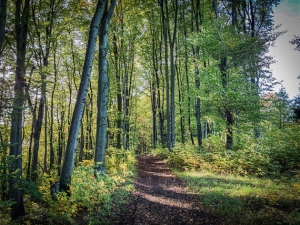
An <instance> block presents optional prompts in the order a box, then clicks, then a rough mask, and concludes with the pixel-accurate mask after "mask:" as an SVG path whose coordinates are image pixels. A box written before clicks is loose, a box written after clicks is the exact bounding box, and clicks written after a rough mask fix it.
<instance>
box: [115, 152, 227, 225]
mask: <svg viewBox="0 0 300 225" xmlns="http://www.w3.org/2000/svg"><path fill="white" fill-rule="evenodd" d="M137 170H138V177H137V180H136V181H135V183H134V186H135V188H134V190H133V191H132V193H131V196H130V202H129V203H128V205H125V206H124V208H125V209H126V210H124V212H122V213H120V214H119V216H118V222H117V224H119V225H123V224H128V225H129V224H130V225H135V224H143V225H147V224H160V225H164V224H166V225H167V224H170V225H176V224H222V220H221V219H220V218H218V217H216V216H214V215H212V214H211V213H210V212H209V211H208V209H206V208H205V207H204V205H203V204H202V203H201V200H200V198H199V196H198V195H193V194H191V193H188V192H187V191H186V185H185V184H184V182H183V181H181V180H180V179H179V178H178V177H177V176H176V175H174V173H172V171H171V170H170V169H169V168H168V167H167V165H166V164H165V162H164V161H163V160H161V159H159V158H157V157H155V156H153V155H142V156H139V157H138V168H137Z"/></svg>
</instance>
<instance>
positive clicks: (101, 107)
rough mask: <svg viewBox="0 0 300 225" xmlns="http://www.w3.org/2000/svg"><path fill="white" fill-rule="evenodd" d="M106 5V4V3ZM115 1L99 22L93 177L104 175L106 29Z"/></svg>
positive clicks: (107, 49) (107, 88) (106, 78)
mask: <svg viewBox="0 0 300 225" xmlns="http://www.w3.org/2000/svg"><path fill="white" fill-rule="evenodd" d="M106 4H107V3H106ZM115 5H116V0H112V1H111V3H110V8H109V10H108V12H105V13H104V15H103V18H102V20H101V26H100V32H99V65H98V67H99V78H98V115H97V133H96V150H95V165H94V168H95V176H96V177H97V175H98V174H105V173H106V168H105V152H106V147H107V108H108V91H109V81H108V51H109V46H108V29H109V21H110V19H111V17H112V14H113V11H114V7H115Z"/></svg>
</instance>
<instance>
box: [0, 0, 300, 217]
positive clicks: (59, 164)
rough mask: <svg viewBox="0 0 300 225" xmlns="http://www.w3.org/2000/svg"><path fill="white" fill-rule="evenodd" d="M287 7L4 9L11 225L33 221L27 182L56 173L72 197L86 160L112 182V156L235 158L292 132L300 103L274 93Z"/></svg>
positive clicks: (5, 194)
mask: <svg viewBox="0 0 300 225" xmlns="http://www.w3.org/2000/svg"><path fill="white" fill-rule="evenodd" d="M279 2H280V1H279V0H212V1H207V0H180V1H179V0H159V1H148V0H140V1H133V0H132V1H131V0H111V1H108V0H69V1H64V0H50V1H49V0H23V1H22V0H17V1H15V2H14V3H13V2H12V1H5V0H1V6H0V15H1V16H0V66H1V67H0V76H1V77H0V83H1V90H0V141H1V145H0V156H1V164H0V167H1V172H0V173H1V175H0V177H1V187H2V189H1V191H0V193H1V195H2V200H3V201H4V200H7V199H8V198H9V199H12V200H14V201H15V203H14V204H13V205H12V213H11V215H12V217H13V218H17V217H19V216H22V215H24V213H25V212H24V205H23V189H22V188H21V186H20V182H21V181H23V180H26V181H30V182H32V183H34V184H36V185H37V183H38V180H39V177H40V176H43V174H48V175H49V176H51V177H56V178H57V180H55V181H58V180H59V183H60V190H61V191H62V190H63V191H69V189H70V185H71V178H72V174H73V168H74V165H78V164H79V163H81V162H83V161H84V160H92V159H93V160H94V171H95V172H94V174H95V177H99V175H103V174H105V173H106V164H105V159H106V158H107V154H106V150H107V148H109V147H114V148H117V149H123V150H124V151H135V152H136V153H139V152H143V151H146V150H149V149H150V148H158V147H162V148H168V149H169V151H172V150H173V149H174V147H175V146H176V143H182V144H191V145H195V146H197V147H198V149H199V151H201V150H202V149H203V140H204V139H207V138H208V137H214V138H218V139H219V140H221V141H222V143H223V146H224V148H226V149H227V150H229V151H234V150H236V149H238V148H239V144H240V143H241V140H240V138H241V137H242V136H243V135H248V136H247V137H248V138H251V139H253V140H254V141H257V142H259V141H260V138H262V136H263V135H264V133H263V132H265V130H266V129H267V127H268V126H269V125H266V124H269V123H271V124H272V125H271V126H272V127H276V129H279V130H280V129H284V128H285V127H288V126H289V125H290V124H291V123H292V122H293V119H292V117H293V116H292V112H293V110H294V118H295V120H298V121H299V101H298V100H297V99H296V100H295V104H294V105H295V106H294V107H292V105H291V102H290V101H289V99H288V96H287V95H286V92H285V90H284V89H281V90H280V91H279V92H278V93H275V94H274V93H270V91H272V87H273V86H274V85H275V84H276V83H277V82H276V80H275V79H274V78H273V77H272V73H271V71H270V69H269V65H270V64H271V63H273V59H272V58H271V57H269V56H267V53H268V47H269V46H270V45H271V44H272V43H273V41H274V40H275V39H276V38H277V37H278V36H279V35H281V34H282V33H281V32H278V31H277V28H278V27H277V26H275V25H274V24H273V19H272V7H273V6H276V5H278V4H279ZM291 43H292V44H295V45H296V49H298V48H299V38H298V37H295V39H294V40H293V41H292V42H291ZM298 50H299V49H298ZM55 181H54V182H55ZM51 182H52V181H51ZM53 184H54V183H53Z"/></svg>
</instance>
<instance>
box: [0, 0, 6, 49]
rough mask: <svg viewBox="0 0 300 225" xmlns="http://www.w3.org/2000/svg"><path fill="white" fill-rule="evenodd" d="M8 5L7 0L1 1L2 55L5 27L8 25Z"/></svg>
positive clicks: (0, 30) (0, 36)
mask: <svg viewBox="0 0 300 225" xmlns="http://www.w3.org/2000/svg"><path fill="white" fill-rule="evenodd" d="M6 5H7V0H1V1H0V53H1V49H2V45H3V40H4V37H5V25H6Z"/></svg>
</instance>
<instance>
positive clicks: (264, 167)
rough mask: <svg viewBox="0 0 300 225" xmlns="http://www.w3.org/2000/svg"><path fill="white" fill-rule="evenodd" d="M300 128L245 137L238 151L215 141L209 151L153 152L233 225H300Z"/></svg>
mask: <svg viewBox="0 0 300 225" xmlns="http://www.w3.org/2000/svg"><path fill="white" fill-rule="evenodd" d="M299 136H300V132H299V128H298V126H291V127H287V128H286V129H284V130H282V131H280V130H276V131H274V130H269V132H265V133H264V136H262V137H261V138H260V139H257V140H253V138H249V136H247V135H245V136H240V137H239V142H238V143H236V145H235V148H234V149H233V150H227V149H225V148H224V141H222V140H220V138H219V137H217V136H212V137H210V138H208V139H205V140H204V141H203V147H202V148H200V149H199V148H197V147H195V146H192V145H178V144H177V145H176V147H175V148H174V149H173V151H172V152H169V151H168V150H167V149H156V150H154V151H153V153H154V154H156V155H157V156H159V157H161V158H163V159H166V160H167V164H168V165H169V167H171V168H172V169H173V170H175V171H176V173H177V174H178V175H179V176H180V177H181V178H182V179H184V180H185V181H186V183H187V185H188V187H189V189H190V191H192V192H194V193H195V194H198V195H199V196H200V197H201V198H202V200H203V202H204V204H205V205H206V206H207V207H209V208H210V209H211V210H212V211H214V212H215V213H217V214H219V215H220V216H222V217H225V218H226V219H227V224H295V225H296V224H300V164H299V162H300V143H299V141H298V139H299Z"/></svg>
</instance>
